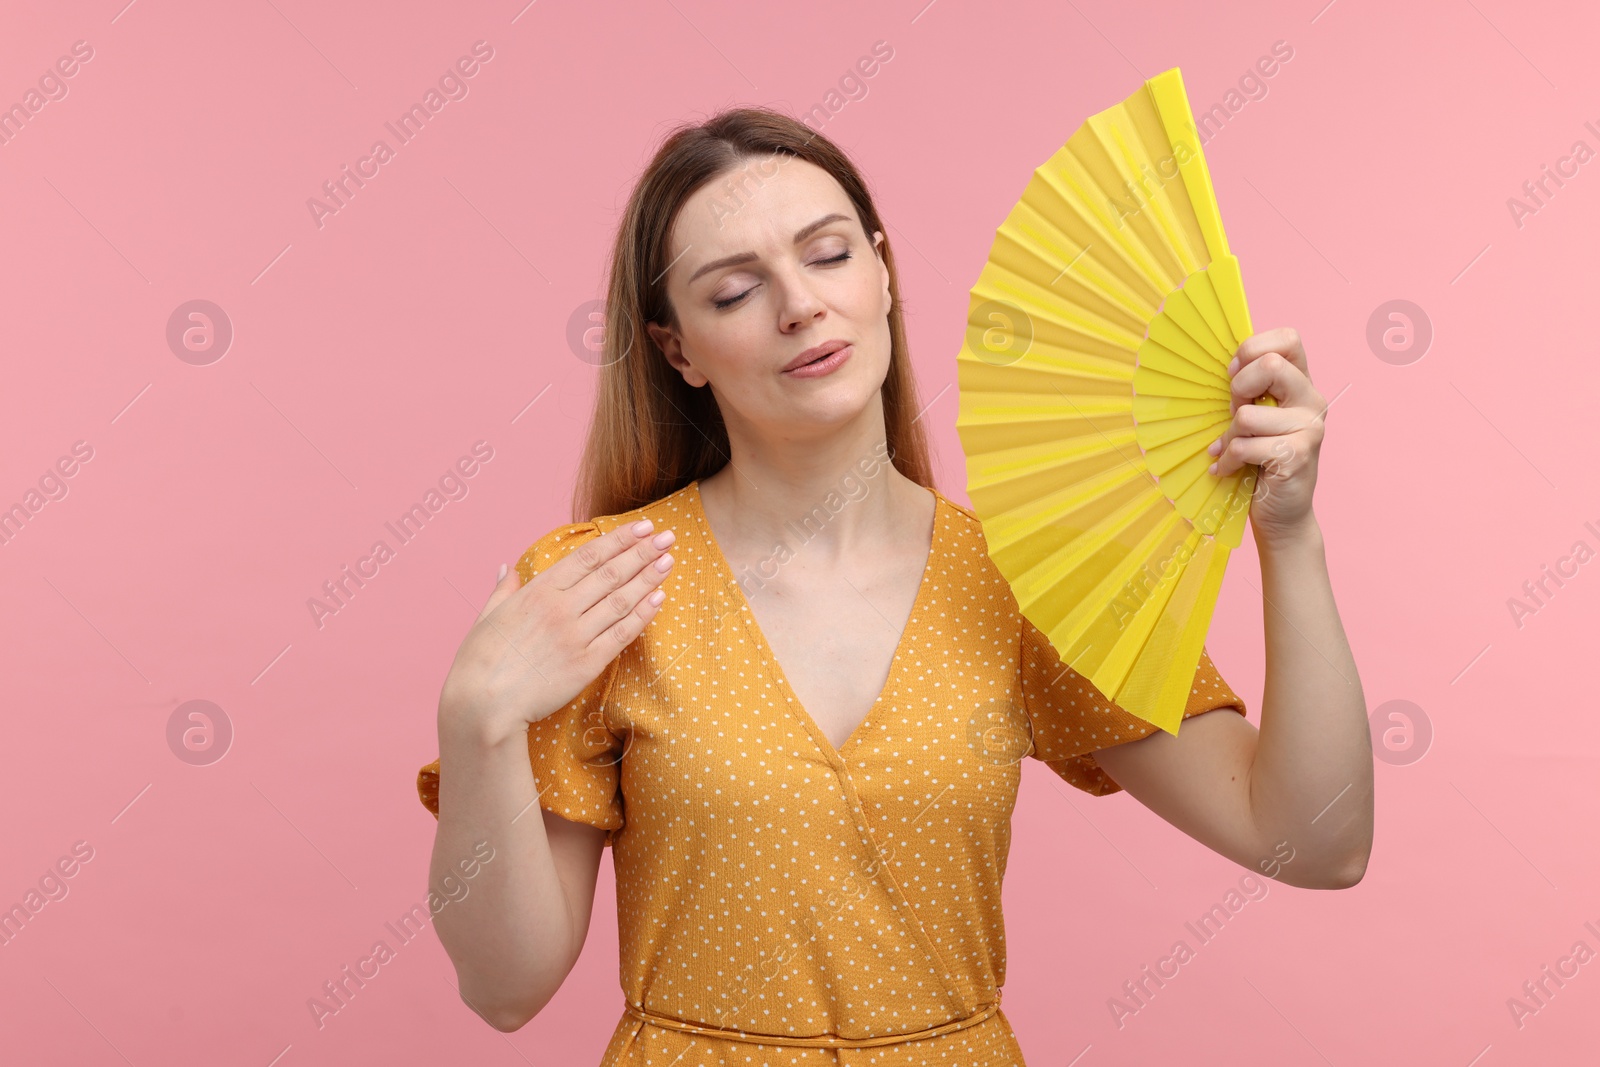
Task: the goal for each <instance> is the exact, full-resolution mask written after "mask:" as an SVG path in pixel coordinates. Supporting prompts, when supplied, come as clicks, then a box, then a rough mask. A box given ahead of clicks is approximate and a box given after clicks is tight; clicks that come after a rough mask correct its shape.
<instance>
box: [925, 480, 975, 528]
mask: <svg viewBox="0 0 1600 1067" xmlns="http://www.w3.org/2000/svg"><path fill="white" fill-rule="evenodd" d="M934 492H936V493H938V494H939V499H941V500H943V501H944V502H945V503H946V504H949V505H950V508H951V510H952V511H953V512H955V513H956V515H957V519H958V523H959V524H960V525H961V526H963V527H964V528H967V529H971V530H976V531H977V532H978V533H980V534H981V533H982V532H983V523H982V521H981V520H979V518H978V513H977V512H976V511H973V510H972V509H971V508H969V507H967V505H965V504H962V503H960V502H959V501H955V500H951V499H950V498H949V497H947V496H945V495H944V492H943V491H942V490H940V489H935V490H934Z"/></svg>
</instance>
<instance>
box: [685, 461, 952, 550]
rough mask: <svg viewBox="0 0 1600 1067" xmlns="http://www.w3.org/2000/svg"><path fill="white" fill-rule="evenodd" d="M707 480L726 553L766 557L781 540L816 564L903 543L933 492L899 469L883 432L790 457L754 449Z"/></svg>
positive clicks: (707, 499) (704, 492) (708, 504)
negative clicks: (846, 445) (867, 439)
mask: <svg viewBox="0 0 1600 1067" xmlns="http://www.w3.org/2000/svg"><path fill="white" fill-rule="evenodd" d="M733 451H734V459H733V460H732V461H731V462H729V463H728V464H727V465H726V466H725V467H723V468H722V469H721V470H719V471H718V472H717V473H715V474H713V475H711V476H709V477H707V478H703V479H701V481H700V498H701V501H702V503H703V504H704V506H705V511H706V515H707V518H708V519H710V520H711V521H712V523H713V526H714V532H715V533H716V535H717V540H718V542H719V543H720V544H721V545H722V547H723V550H724V552H726V553H728V554H729V555H731V556H735V557H748V556H766V555H769V554H771V553H772V552H773V550H774V548H775V547H776V546H779V545H783V546H786V547H787V549H788V551H789V552H792V553H794V554H796V555H799V554H800V553H802V552H803V553H804V554H805V555H806V556H807V557H808V558H809V559H810V560H811V561H813V562H815V563H823V564H831V563H833V562H837V561H838V560H839V559H840V558H842V557H844V556H845V555H847V554H852V553H857V552H861V551H867V550H870V549H871V547H872V546H877V545H882V544H884V543H885V542H886V541H900V540H903V538H904V537H905V534H906V530H907V528H908V520H909V519H910V518H911V517H912V516H913V515H920V514H921V509H922V508H923V507H924V506H925V502H924V501H923V500H922V498H923V497H925V496H926V495H927V493H928V491H927V490H926V489H924V488H923V487H922V486H920V485H918V484H917V483H915V482H913V481H912V480H911V479H909V478H907V477H906V476H905V475H903V474H901V473H900V472H899V471H898V470H896V469H895V467H894V465H893V463H891V462H890V461H889V459H888V450H887V448H886V447H885V444H884V438H883V435H882V433H881V432H880V433H879V434H878V435H877V438H876V440H874V441H871V442H860V443H858V444H855V445H853V446H852V447H850V448H848V449H841V448H838V447H831V448H825V449H821V450H820V451H817V450H812V449H810V448H809V447H808V448H807V449H806V450H805V454H803V455H801V454H798V451H797V452H792V453H790V454H788V455H786V456H777V457H775V458H776V461H775V462H774V461H773V459H774V457H773V453H771V452H767V453H760V452H757V451H756V450H751V451H750V453H749V454H746V455H743V456H741V450H740V449H738V448H735V449H734V450H733Z"/></svg>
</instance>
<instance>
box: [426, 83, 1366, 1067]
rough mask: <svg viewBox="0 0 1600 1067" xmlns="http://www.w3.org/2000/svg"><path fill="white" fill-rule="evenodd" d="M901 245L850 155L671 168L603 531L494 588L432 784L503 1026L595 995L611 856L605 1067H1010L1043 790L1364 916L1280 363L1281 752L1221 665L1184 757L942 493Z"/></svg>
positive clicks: (464, 667)
mask: <svg viewBox="0 0 1600 1067" xmlns="http://www.w3.org/2000/svg"><path fill="white" fill-rule="evenodd" d="M883 231H884V226H883V225H882V223H881V221H880V219H879V216H878V213H877V211H876V208H875V207H874V205H873V202H872V199H871V197H870V195H869V194H868V192H867V189H866V187H865V185H864V183H863V182H862V180H861V177H860V176H859V174H858V173H857V172H856V170H855V168H854V167H853V166H852V165H851V164H850V163H849V161H848V160H847V159H846V158H845V157H844V156H843V155H842V154H841V153H840V152H839V151H838V149H837V148H835V147H834V146H833V145H832V144H831V143H829V142H828V140H827V139H826V138H824V137H822V136H820V135H818V134H815V133H813V132H812V131H811V130H809V129H808V128H807V127H805V126H804V125H802V124H801V123H799V122H796V121H794V120H792V119H789V118H787V117H785V116H782V115H779V114H777V113H774V112H770V111H766V110H762V109H740V110H733V111H729V112H725V113H723V114H721V115H718V116H716V117H714V118H713V119H711V120H710V121H708V122H706V123H704V124H702V125H699V126H695V127H689V128H685V129H681V130H679V131H677V132H676V133H675V134H674V135H673V136H671V137H670V138H669V139H668V140H667V141H666V143H665V144H664V145H663V146H662V148H661V150H660V152H659V153H658V154H657V156H656V158H655V160H654V161H653V162H652V163H651V165H650V166H649V168H648V169H647V170H646V172H645V173H644V175H643V176H642V178H641V180H640V182H639V184H638V187H637V188H636V189H635V191H634V193H633V196H632V198H631V200H630V202H629V204H628V208H627V212H626V214H625V216H624V218H623V221H622V225H621V227H620V231H619V234H618V238H617V243H616V248H615V251H614V259H613V264H612V271H611V281H610V291H609V299H608V302H607V312H606V314H607V319H606V333H605V355H606V363H605V366H604V369H603V371H602V373H601V382H600V392H599V398H598V402H597V412H596V417H595V420H594V423H593V426H592V428H591V431H590V437H589V442H588V447H587V449H586V451H585V454H584V459H583V468H582V472H581V476H580V480H579V492H578V493H577V494H576V498H575V502H574V505H575V506H574V509H573V518H574V519H575V520H576V519H578V518H579V517H580V516H583V515H590V516H597V517H594V518H591V519H589V520H587V521H574V522H573V523H569V524H566V525H564V526H561V527H558V528H557V529H555V530H552V531H550V532H549V533H547V534H546V535H545V536H544V537H542V538H540V539H539V540H538V541H537V542H536V543H535V544H534V545H533V546H532V547H531V548H529V549H528V551H527V553H525V554H524V555H523V557H522V559H521V560H520V561H519V562H518V564H517V567H516V571H517V575H518V577H517V579H516V580H512V579H511V578H510V577H509V575H508V574H507V573H506V568H504V567H503V566H502V568H501V574H500V581H499V584H498V585H497V586H496V587H495V590H494V592H493V594H492V595H491V596H490V597H489V600H488V603H487V604H486V606H485V608H484V611H483V613H482V615H481V616H480V617H479V619H478V621H477V623H476V625H475V626H474V627H473V629H472V631H471V632H470V633H469V634H468V636H467V638H466V640H465V641H464V642H463V644H462V646H461V649H460V651H459V652H458V653H457V656H456V660H455V663H454V665H453V666H452V668H451V671H450V674H449V677H448V678H447V680H446V682H445V686H444V691H443V694H442V695H441V699H440V705H439V746H440V759H439V760H438V761H436V762H434V763H432V764H429V765H428V766H427V767H424V768H423V769H422V772H421V775H420V777H419V783H418V785H419V790H420V793H421V796H422V799H423V801H424V803H425V804H427V806H428V807H429V809H430V810H432V811H433V812H434V814H435V815H436V816H438V818H439V826H438V834H437V837H436V840H435V846H434V852H433V866H432V877H433V879H434V883H435V884H438V882H439V881H440V880H441V879H442V878H445V877H448V876H449V875H450V874H451V872H452V871H453V870H454V867H455V865H456V864H457V862H458V861H459V860H460V858H461V857H465V856H467V855H468V854H469V853H471V852H472V851H473V847H474V844H475V843H476V842H479V841H487V842H489V843H491V844H492V846H493V848H494V857H495V858H494V859H493V861H492V862H488V863H485V864H483V865H482V866H481V867H479V868H478V869H477V871H476V874H475V882H474V885H473V891H472V893H471V894H470V895H469V896H466V897H463V898H462V899H461V900H460V902H459V903H458V904H456V905H455V906H453V907H452V908H450V909H445V910H443V911H441V913H440V914H439V915H438V918H437V919H436V928H437V930H438V933H439V937H440V940H441V941H442V942H443V944H444V945H445V948H446V950H447V951H448V952H449V953H450V956H451V959H452V960H453V961H454V963H455V965H456V969H457V972H458V974H459V975H460V979H461V985H460V988H461V994H462V997H463V998H464V999H465V1000H466V1001H467V1003H468V1004H469V1005H471V1006H472V1007H473V1008H474V1010H476V1011H477V1012H478V1013H479V1014H480V1015H482V1016H483V1017H484V1018H485V1019H486V1020H488V1021H489V1022H490V1023H491V1024H492V1025H494V1026H495V1027H497V1028H498V1029H501V1030H508V1031H509V1030H514V1029H517V1028H518V1027H520V1026H522V1025H523V1024H524V1023H525V1022H526V1021H527V1020H528V1019H530V1018H531V1017H532V1016H533V1015H535V1014H536V1013H537V1012H538V1011H539V1010H540V1008H542V1007H543V1006H544V1005H545V1004H546V1003H547V1002H548V1001H549V999H550V998H551V997H552V996H553V995H554V994H555V992H556V990H557V989H558V988H559V987H560V985H561V982H562V981H563V980H564V979H565V977H566V975H567V973H568V972H569V971H570V969H571V967H572V965H573V964H574V963H575V962H576V960H577V958H578V954H579V952H580V950H581V948H582V945H583V942H584V938H585V936H586V934H587V931H588V926H589V921H590V913H591V907H592V903H593V895H594V886H595V879H596V875H597V870H598V866H599V861H600V856H601V852H602V850H603V848H604V846H605V845H608V844H609V845H612V846H614V848H615V852H614V854H613V861H614V864H615V869H616V875H617V905H618V910H619V914H618V925H619V933H620V938H621V958H622V968H621V972H622V975H621V976H622V986H623V992H624V995H625V998H626V1002H627V1008H626V1011H625V1012H624V1014H623V1017H622V1019H621V1021H620V1022H619V1023H618V1025H617V1028H616V1030H615V1032H614V1033H613V1035H612V1039H611V1042H610V1044H609V1046H608V1048H607V1050H606V1053H605V1057H604V1060H603V1064H604V1065H614V1064H615V1065H620V1064H646V1063H660V1064H668V1063H671V1064H675V1065H677V1067H691V1065H699V1064H707V1065H709V1064H719V1063H732V1062H738V1063H785V1064H787V1063H796V1064H801V1063H804V1064H868V1063H871V1064H889V1065H898V1064H906V1065H909V1064H913V1063H915V1064H950V1065H956V1064H961V1065H971V1064H976V1063H981V1064H996V1065H1000V1064H1021V1063H1022V1062H1023V1061H1022V1055H1021V1051H1020V1049H1019V1047H1018V1045H1017V1042H1016V1039H1015V1037H1014V1036H1013V1035H1012V1032H1011V1028H1010V1026H1009V1024H1008V1023H1007V1021H1006V1018H1005V1015H1004V1014H1003V1013H1002V1012H1001V1011H1000V1010H999V998H1000V988H1001V986H1002V985H1003V983H1004V978H1005V951H1004V926H1003V923H1002V919H1001V914H1000V890H1001V878H1002V876H1003V874H1004V869H1005V860H1006V855H1007V849H1008V847H1009V843H1010V817H1011V812H1012V810H1013V807H1014V804H1015V801H1016V793H1017V785H1018V782H1019V780H1020V777H1021V774H1020V767H1019V761H1020V759H1021V758H1022V757H1023V756H1033V757H1034V758H1036V759H1040V760H1043V761H1045V762H1046V764H1047V766H1049V767H1050V768H1051V769H1052V770H1053V771H1055V772H1056V773H1057V774H1059V775H1061V776H1062V777H1063V778H1064V779H1065V780H1067V781H1069V782H1071V783H1072V784H1074V785H1076V786H1077V787H1078V788H1080V789H1083V790H1085V791H1087V792H1089V793H1091V794H1095V795H1102V794H1105V793H1111V792H1115V791H1118V790H1119V789H1126V790H1127V791H1128V792H1129V793H1131V794H1132V795H1133V796H1135V797H1136V798H1137V799H1138V800H1140V801H1141V802H1142V803H1144V804H1145V805H1146V806H1147V807H1149V808H1150V809H1152V810H1153V811H1155V812H1156V813H1157V814H1158V815H1160V816H1161V817H1162V818H1164V819H1166V820H1168V821H1169V822H1171V823H1172V824H1173V825H1175V826H1177V827H1178V828H1180V829H1181V830H1183V831H1184V832H1186V833H1188V834H1189V835H1190V836H1192V837H1193V838H1195V839H1196V840H1197V841H1199V842H1201V843H1202V844H1204V845H1206V846H1208V847H1210V848H1212V849H1214V850H1216V851H1217V852H1219V853H1221V854H1222V855H1224V856H1227V857H1229V858H1230V859H1233V860H1235V861H1236V862H1238V863H1240V864H1243V865H1245V866H1247V867H1249V868H1251V869H1252V870H1256V869H1258V868H1259V869H1261V870H1263V871H1266V872H1267V873H1268V874H1270V875H1272V876H1274V877H1278V878H1279V879H1280V880H1281V881H1284V882H1287V883H1289V884H1292V885H1298V886H1306V887H1315V888H1340V887H1345V886H1350V885H1354V884H1355V883H1356V882H1357V881H1359V880H1360V878H1361V875H1362V871H1363V870H1364V867H1365V864H1366V858H1367V854H1368V851H1369V849H1370V845H1371V834H1372V775H1371V754H1370V747H1369V739H1368V732H1367V722H1366V710H1365V705H1364V701H1363V698H1362V694H1361V690H1360V686H1359V684H1358V683H1357V681H1356V668H1355V664H1354V662H1353V661H1352V658H1351V655H1350V651H1349V648H1348V646H1347V644H1346V642H1345V639H1344V635H1343V632H1342V629H1341V627H1340V623H1339V618H1338V614H1337V612H1336V610H1335V607H1334V603H1333V597H1332V594H1331V591H1330V588H1329V582H1328V576H1327V571H1326V568H1325V566H1324V562H1323V556H1322V547H1321V538H1320V532H1319V530H1318V527H1317V524H1316V520H1315V518H1314V517H1313V515H1312V511H1311V491H1312V485H1313V483H1314V481H1315V469H1316V454H1317V450H1318V446H1319V444H1320V441H1321V437H1322V422H1321V412H1322V410H1323V409H1324V407H1325V404H1324V401H1323V399H1322V397H1321V396H1320V395H1319V394H1318V393H1317V391H1316V390H1315V389H1314V388H1313V387H1312V385H1311V383H1310V380H1309V378H1308V376H1307V370H1306V360H1305V353H1304V351H1303V349H1302V348H1301V345H1300V343H1299V340H1298V338H1297V337H1296V336H1295V335H1294V333H1293V331H1289V330H1274V331H1269V332H1267V333H1263V334H1258V335H1257V336H1255V337H1252V338H1250V339H1249V340H1248V341H1247V342H1246V343H1245V344H1244V345H1242V346H1241V347H1240V349H1239V352H1238V359H1237V361H1236V368H1230V373H1233V383H1234V384H1233V391H1234V396H1235V412H1236V413H1235V416H1234V419H1233V422H1232V424H1231V426H1230V428H1229V430H1228V432H1227V433H1226V434H1224V435H1223V437H1222V438H1221V439H1220V440H1219V442H1218V444H1217V445H1216V446H1214V450H1215V453H1216V454H1217V456H1218V459H1217V464H1216V467H1217V473H1218V474H1220V475H1226V474H1229V473H1232V472H1233V471H1235V470H1237V469H1238V468H1239V467H1240V466H1241V465H1242V464H1244V463H1264V464H1265V466H1264V467H1263V470H1262V473H1261V477H1260V479H1259V484H1260V486H1261V488H1260V489H1259V490H1258V493H1257V496H1256V499H1255V501H1254V502H1253V504H1252V512H1251V517H1252V519H1253V526H1254V530H1255V536H1256V542H1257V545H1258V547H1259V549H1260V554H1261V561H1262V570H1263V579H1264V590H1263V591H1264V594H1265V599H1266V600H1267V601H1268V603H1269V604H1270V605H1271V606H1272V610H1271V611H1269V612H1268V613H1267V621H1266V641H1267V678H1266V691H1265V695H1264V698H1263V708H1262V716H1261V719H1262V728H1261V730H1260V732H1259V734H1258V732H1257V730H1256V729H1255V728H1254V727H1252V726H1251V725H1250V723H1249V722H1248V721H1247V720H1246V719H1245V718H1244V715H1243V712H1244V705H1243V702H1242V701H1240V700H1239V698H1238V696H1237V694H1235V693H1234V692H1233V691H1232V689H1231V688H1229V687H1228V686H1227V684H1226V683H1225V682H1224V681H1223V680H1222V678H1221V677H1220V676H1219V675H1218V674H1217V673H1216V669H1215V667H1214V666H1213V665H1212V663H1211V660H1210V658H1209V656H1206V655H1204V654H1202V656H1201V661H1200V666H1199V670H1198V671H1197V673H1196V679H1195V685H1194V687H1193V691H1192V694H1191V697H1190V700H1189V703H1188V707H1187V708H1186V711H1185V715H1186V717H1187V718H1189V719H1191V720H1192V721H1189V722H1187V723H1186V725H1185V726H1184V727H1183V729H1182V730H1181V732H1180V733H1179V735H1178V736H1172V735H1170V734H1167V733H1165V732H1164V731H1159V730H1154V728H1153V727H1151V726H1150V725H1149V724H1148V723H1145V722H1144V721H1142V720H1140V719H1137V718H1135V717H1134V716H1132V715H1130V714H1128V713H1127V712H1125V711H1123V710H1122V709H1121V708H1119V707H1117V706H1116V705H1115V704H1113V703H1112V702H1110V701H1108V700H1107V699H1106V698H1105V697H1104V696H1102V695H1101V694H1100V693H1099V692H1098V691H1096V690H1095V689H1094V688H1093V687H1092V686H1090V685H1089V684H1088V683H1087V682H1086V681H1085V680H1084V679H1082V678H1081V677H1079V676H1078V675H1077V674H1076V673H1075V672H1073V671H1072V670H1071V669H1070V668H1069V667H1067V666H1066V665H1065V664H1063V663H1062V662H1061V660H1060V659H1059V657H1058V656H1057V655H1056V654H1055V652H1054V650H1053V649H1052V647H1051V645H1050V643H1049V641H1048V639H1046V638H1045V637H1044V635H1043V634H1042V633H1041V632H1040V631H1039V630H1038V629H1037V628H1035V627H1034V626H1033V625H1032V624H1031V623H1029V622H1028V621H1027V620H1026V619H1024V618H1023V617H1022V616H1021V615H1020V613H1019V612H1018V609H1017V604H1016V600H1015V598H1014V597H1013V596H1012V595H1011V593H1010V590H1009V589H1008V587H1007V586H1006V585H1005V583H1004V581H1003V579H1002V578H1001V576H1000V574H999V572H998V571H997V570H996V568H995V566H994V564H993V562H992V561H991V560H990V559H989V557H988V555H987V550H986V546H985V543H984V540H983V533H982V528H981V526H980V525H979V523H978V521H977V518H976V516H975V515H974V514H973V512H972V511H971V510H970V509H968V508H966V507H963V506H961V505H959V504H956V503H955V502H954V501H951V500H949V499H948V498H947V497H945V496H944V495H943V494H942V493H940V492H939V491H938V490H937V489H935V488H934V487H933V486H932V478H931V475H930V472H929V462H928V456H927V449H926V445H925V442H924V438H923V436H922V430H921V426H920V423H919V422H918V417H919V415H920V410H919V406H918V402H917V398H916V390H915V387H914V380H913V377H912V370H911V366H910V362H909V355H908V352H907V346H906V341H905V332H904V328H903V324H902V318H901V307H900V300H899V296H898V281H897V277H896V272H895V265H894V257H893V255H892V253H891V249H890V246H889V243H888V241H887V239H886V237H885V236H884V232H883ZM1235 369H1236V373H1234V371H1235ZM1267 391H1270V392H1272V394H1273V395H1274V396H1276V397H1277V398H1278V401H1279V406H1278V407H1276V408H1273V407H1268V406H1264V405H1261V406H1258V405H1252V404H1250V403H1249V400H1251V399H1252V398H1254V397H1256V396H1259V395H1261V394H1262V393H1264V392H1267ZM774 546H777V547H776V548H774ZM669 547H670V549H671V551H670V552H669V551H668V548H669ZM1217 709H1228V710H1232V711H1235V712H1238V714H1230V715H1207V714H1204V713H1205V712H1208V711H1212V710H1217ZM1008 739H1009V741H1008ZM441 765H443V766H444V767H446V768H448V770H449V773H448V774H444V775H442V776H441V775H440V773H439V771H440V767H441ZM536 801H537V808H538V809H539V811H540V814H541V817H542V818H540V819H533V818H522V816H523V814H524V813H526V812H529V811H531V810H533V809H534V808H535V802H536ZM1269 867H1270V868H1271V869H1270V870H1269Z"/></svg>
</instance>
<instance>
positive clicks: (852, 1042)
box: [626, 990, 1000, 1048]
mask: <svg viewBox="0 0 1600 1067" xmlns="http://www.w3.org/2000/svg"><path fill="white" fill-rule="evenodd" d="M999 1010H1000V991H999V990H996V991H995V999H994V1003H993V1004H990V1005H989V1006H988V1007H986V1008H983V1009H981V1010H979V1011H977V1012H975V1013H973V1014H972V1015H969V1016H967V1017H966V1018H965V1019H957V1020H955V1021H954V1022H948V1023H941V1024H940V1025H938V1026H929V1027H926V1028H925V1029H922V1030H915V1031H913V1032H911V1033H909V1034H886V1035H884V1036H882V1037H839V1036H837V1035H834V1034H822V1035H819V1036H817V1037H786V1036H781V1035H778V1034H758V1033H753V1032H751V1031H748V1030H722V1029H719V1028H717V1027H714V1026H699V1025H697V1024H695V1023H686V1022H684V1021H683V1020H682V1019H674V1018H672V1017H671V1016H667V1015H657V1014H656V1013H655V1012H651V1011H646V1010H644V1009H643V1008H636V1007H634V1006H633V1005H632V1004H629V1005H628V1006H627V1012H626V1014H628V1015H631V1016H633V1017H634V1018H635V1019H638V1020H640V1021H642V1022H647V1023H649V1024H650V1025H652V1026H664V1027H666V1028H667V1029H669V1030H681V1031H683V1032H684V1033H688V1034H698V1035H700V1036H702V1037H716V1038H721V1039H722V1040H724V1041H744V1042H748V1043H749V1044H753V1045H800V1046H804V1047H806V1048H872V1047H874V1046H877V1045H898V1044H900V1043H901V1042H903V1041H920V1040H921V1039H923V1038H925V1037H937V1036H938V1035H940V1034H948V1033H951V1032H953V1031H956V1030H963V1029H965V1028H967V1027H969V1026H975V1025H977V1024H978V1023H981V1022H983V1021H984V1020H985V1019H987V1018H989V1017H990V1016H992V1015H993V1014H994V1013H995V1012H997V1011H999Z"/></svg>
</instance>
